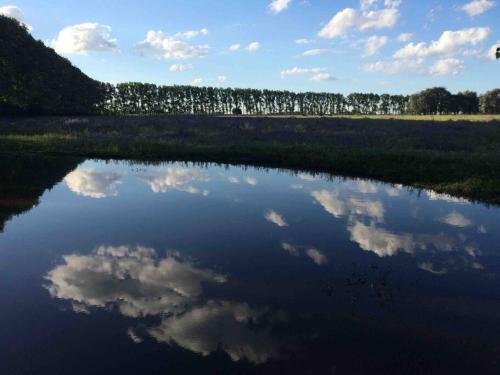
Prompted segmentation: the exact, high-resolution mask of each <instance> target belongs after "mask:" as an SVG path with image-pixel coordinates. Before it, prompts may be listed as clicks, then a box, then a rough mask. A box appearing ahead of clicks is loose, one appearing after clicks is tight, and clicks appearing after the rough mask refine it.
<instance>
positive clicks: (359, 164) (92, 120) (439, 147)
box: [0, 115, 500, 204]
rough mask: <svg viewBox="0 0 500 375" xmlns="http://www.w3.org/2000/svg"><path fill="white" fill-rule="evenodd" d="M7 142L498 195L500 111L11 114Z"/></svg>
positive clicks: (36, 150)
mask: <svg viewBox="0 0 500 375" xmlns="http://www.w3.org/2000/svg"><path fill="white" fill-rule="evenodd" d="M0 150H1V151H0V153H2V154H4V155H24V154H26V155H27V154H43V155H68V156H78V157H88V158H103V159H112V158H115V159H135V160H143V161H162V160H190V161H200V162H219V163H231V164H251V165H259V166H265V167H278V168H289V169H294V170H307V171H310V172H327V173H332V174H337V175H343V176H355V177H365V178H373V179H378V180H382V181H386V182H391V183H400V184H404V185H407V186H411V187H414V188H418V189H433V190H435V191H438V192H443V193H448V194H452V195H457V196H461V197H465V198H468V199H472V200H479V201H483V202H488V203H496V204H498V203H500V116H481V115H480V116H432V117H431V116H429V117H424V116H418V117H415V116H405V117H401V116H398V117H390V116H372V117H369V118H367V117H366V116H360V117H300V116H273V117H244V116H242V117H230V116H222V117H201V116H200V117H196V116H149V117H145V116H128V117H25V118H22V117H19V118H3V119H1V120H0Z"/></svg>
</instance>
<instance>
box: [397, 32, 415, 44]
mask: <svg viewBox="0 0 500 375" xmlns="http://www.w3.org/2000/svg"><path fill="white" fill-rule="evenodd" d="M412 39H413V34H412V33H402V34H399V36H398V42H401V43H407V42H409V41H411V40H412Z"/></svg>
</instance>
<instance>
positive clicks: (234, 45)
mask: <svg viewBox="0 0 500 375" xmlns="http://www.w3.org/2000/svg"><path fill="white" fill-rule="evenodd" d="M240 48H241V44H233V45H232V46H230V47H229V50H230V51H233V52H234V51H239V50H240Z"/></svg>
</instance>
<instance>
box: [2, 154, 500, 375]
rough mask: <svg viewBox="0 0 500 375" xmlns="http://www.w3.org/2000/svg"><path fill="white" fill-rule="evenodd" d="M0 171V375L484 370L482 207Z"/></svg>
mask: <svg viewBox="0 0 500 375" xmlns="http://www.w3.org/2000/svg"><path fill="white" fill-rule="evenodd" d="M2 165H3V166H2V167H1V171H2V175H3V176H4V178H2V180H0V193H1V194H2V195H1V196H0V220H1V221H0V228H2V227H3V232H0V301H1V305H0V373H2V374H4V373H5V374H28V373H33V374H44V373H50V374H63V373H72V374H76V373H87V374H96V373H107V374H110V373H111V374H113V373H130V374H149V373H165V374H167V373H168V374H174V373H182V374H186V373H195V374H199V373H207V374H224V373H235V374H240V373H241V374H246V373H270V374H281V373H283V374H294V373H298V374H357V373H359V374H365V373H382V374H387V373H395V374H406V373H422V374H429V373H443V374H446V373H453V374H458V373H498V372H496V371H498V368H499V367H498V366H499V363H500V295H499V293H500V283H499V278H498V276H499V272H500V248H499V247H500V246H499V244H500V210H499V209H498V208H494V207H486V206H484V205H480V204H472V203H469V202H467V201H463V200H460V199H455V198H453V197H450V196H446V195H439V194H436V193H433V192H425V191H424V192H416V191H409V190H407V189H405V188H403V187H401V186H390V185H386V184H382V183H375V182H370V181H364V180H342V179H338V178H333V179H331V178H327V177H326V176H316V177H315V176H312V175H306V174H301V175H294V174H293V173H291V172H279V171H276V170H269V171H266V170H258V169H255V168H248V169H243V168H237V167H230V168H224V167H219V166H214V165H211V166H208V167H203V166H197V165H193V164H176V163H171V164H163V165H160V166H148V165H143V164H131V163H124V162H120V163H105V162H95V161H85V162H81V161H77V160H75V161H64V162H61V161H58V160H50V161H40V160H36V159H34V160H28V161H20V160H18V159H16V160H11V161H3V163H2ZM64 176H65V177H64ZM45 189H48V190H46V191H44V190H45Z"/></svg>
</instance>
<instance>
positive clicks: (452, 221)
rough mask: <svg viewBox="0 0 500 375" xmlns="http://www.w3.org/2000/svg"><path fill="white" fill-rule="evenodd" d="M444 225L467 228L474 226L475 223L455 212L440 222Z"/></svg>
mask: <svg viewBox="0 0 500 375" xmlns="http://www.w3.org/2000/svg"><path fill="white" fill-rule="evenodd" d="M440 221H441V222H442V223H445V224H448V225H451V226H454V227H460V228H465V227H469V226H471V225H473V222H472V221H471V220H469V219H467V218H466V217H465V216H464V215H462V214H461V213H459V212H457V211H453V212H451V213H449V214H448V215H446V216H445V217H443V218H442V219H441V220H440Z"/></svg>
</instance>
